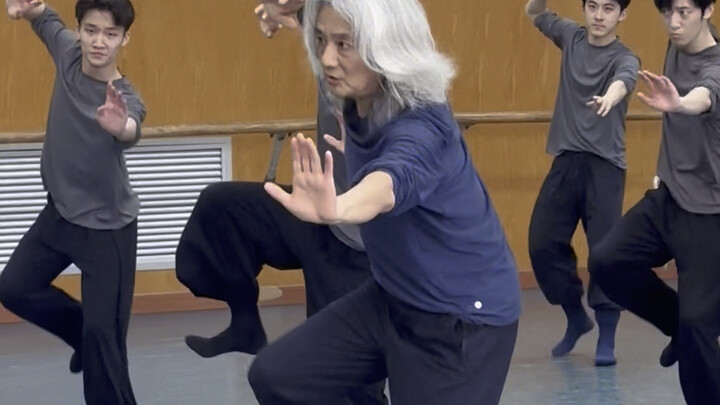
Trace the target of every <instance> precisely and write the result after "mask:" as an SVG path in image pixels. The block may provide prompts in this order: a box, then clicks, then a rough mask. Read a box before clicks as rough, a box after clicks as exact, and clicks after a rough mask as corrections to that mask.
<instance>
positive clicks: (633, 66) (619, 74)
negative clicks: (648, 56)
mask: <svg viewBox="0 0 720 405" xmlns="http://www.w3.org/2000/svg"><path fill="white" fill-rule="evenodd" d="M639 70H640V60H639V59H638V58H637V57H636V56H635V55H633V54H632V53H629V52H628V53H627V54H626V55H623V56H622V57H620V58H618V59H617V60H616V61H615V75H614V76H613V78H612V83H614V82H616V81H618V80H620V81H621V82H623V84H624V85H625V88H626V89H627V92H628V94H630V93H632V92H633V90H634V89H635V85H636V84H637V76H638V71H639Z"/></svg>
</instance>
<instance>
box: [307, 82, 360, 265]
mask: <svg viewBox="0 0 720 405" xmlns="http://www.w3.org/2000/svg"><path fill="white" fill-rule="evenodd" d="M317 124H318V129H317V144H318V152H320V156H323V155H324V154H325V151H327V150H329V151H331V152H332V154H333V172H334V173H333V175H334V177H335V190H336V192H337V193H338V194H342V193H344V192H346V191H348V189H349V188H350V182H349V181H348V178H347V172H346V171H345V155H343V154H342V153H340V152H339V151H337V150H336V149H335V148H333V147H332V146H330V144H328V143H327V142H326V141H325V139H324V137H323V135H325V134H328V135H332V136H334V137H335V138H337V139H340V126H339V125H338V121H337V118H336V117H335V115H334V114H333V107H332V105H331V104H330V103H329V101H328V100H327V99H326V98H325V97H324V96H323V94H322V90H319V91H318V117H317ZM322 161H323V164H324V162H325V160H324V159H322ZM330 231H331V232H332V233H333V235H335V237H336V238H338V239H339V240H340V241H342V242H343V243H344V244H346V245H348V246H350V247H351V248H353V249H356V250H363V251H364V250H365V246H364V245H363V241H362V237H361V236H360V228H359V227H358V226H357V225H345V224H342V225H330Z"/></svg>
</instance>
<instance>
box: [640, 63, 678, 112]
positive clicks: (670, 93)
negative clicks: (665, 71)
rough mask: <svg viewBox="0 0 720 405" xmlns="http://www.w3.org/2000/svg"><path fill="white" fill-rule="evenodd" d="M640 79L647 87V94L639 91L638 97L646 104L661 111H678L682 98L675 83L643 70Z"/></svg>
mask: <svg viewBox="0 0 720 405" xmlns="http://www.w3.org/2000/svg"><path fill="white" fill-rule="evenodd" d="M639 77H640V79H641V80H642V81H643V83H645V85H646V86H647V88H648V91H647V94H645V93H642V92H639V93H638V94H637V96H638V98H639V99H640V100H642V101H643V102H644V103H645V104H647V105H648V106H650V107H652V108H654V109H656V110H658V111H662V112H678V111H679V110H680V109H681V107H682V100H681V98H680V94H678V91H677V89H676V88H675V85H674V84H673V83H672V82H671V81H670V79H668V78H667V77H666V76H658V75H655V74H653V73H650V72H648V71H647V70H643V71H641V72H640V73H639Z"/></svg>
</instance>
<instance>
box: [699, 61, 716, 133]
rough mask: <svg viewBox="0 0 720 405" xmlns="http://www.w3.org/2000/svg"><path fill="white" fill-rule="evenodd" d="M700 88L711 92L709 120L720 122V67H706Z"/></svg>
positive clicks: (707, 113)
mask: <svg viewBox="0 0 720 405" xmlns="http://www.w3.org/2000/svg"><path fill="white" fill-rule="evenodd" d="M698 87H705V88H706V89H708V91H709V92H710V102H711V105H710V110H708V111H707V112H706V113H705V114H706V115H707V116H708V118H711V119H713V120H716V121H720V66H717V65H711V66H708V67H706V68H705V73H704V74H703V79H702V80H701V81H700V83H699V84H698Z"/></svg>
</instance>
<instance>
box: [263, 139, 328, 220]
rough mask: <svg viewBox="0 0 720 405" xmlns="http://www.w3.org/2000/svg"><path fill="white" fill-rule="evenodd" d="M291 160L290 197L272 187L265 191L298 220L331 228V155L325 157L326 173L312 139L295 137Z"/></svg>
mask: <svg viewBox="0 0 720 405" xmlns="http://www.w3.org/2000/svg"><path fill="white" fill-rule="evenodd" d="M291 148H292V156H293V163H292V165H293V183H292V193H291V194H289V193H287V192H286V191H285V190H283V189H282V188H280V187H279V186H277V185H276V184H273V183H266V184H265V190H266V191H267V192H268V194H270V195H271V196H272V197H273V198H274V199H276V200H277V201H278V202H280V204H282V205H283V206H284V207H285V208H287V210H288V211H290V212H291V213H292V214H293V215H295V216H296V217H298V218H299V219H301V220H303V221H306V222H312V223H316V224H330V223H334V222H335V220H336V219H337V195H336V194H335V180H334V179H333V159H332V154H331V153H330V152H327V153H326V154H325V170H324V171H323V168H322V165H321V164H320V156H319V154H318V151H317V147H316V146H315V144H314V143H313V141H312V140H311V139H308V138H305V137H304V136H303V135H302V134H298V135H297V136H296V137H294V138H293V139H292V142H291Z"/></svg>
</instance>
